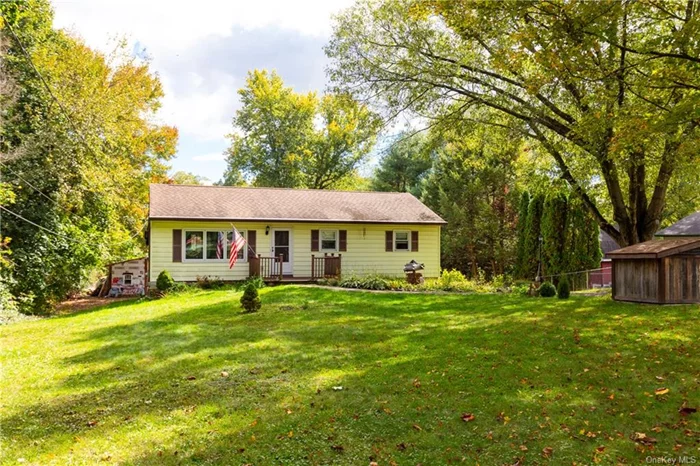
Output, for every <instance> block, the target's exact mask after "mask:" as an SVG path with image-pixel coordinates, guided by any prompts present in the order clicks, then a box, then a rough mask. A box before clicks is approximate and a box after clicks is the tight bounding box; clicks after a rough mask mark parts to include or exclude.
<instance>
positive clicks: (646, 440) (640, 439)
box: [630, 432, 656, 445]
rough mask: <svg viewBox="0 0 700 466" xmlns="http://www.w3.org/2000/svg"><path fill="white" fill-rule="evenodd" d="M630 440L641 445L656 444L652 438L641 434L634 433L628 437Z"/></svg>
mask: <svg viewBox="0 0 700 466" xmlns="http://www.w3.org/2000/svg"><path fill="white" fill-rule="evenodd" d="M630 439H631V440H633V441H635V442H637V443H641V444H643V445H653V444H654V443H656V439H655V438H654V437H649V436H648V435H647V434H645V433H642V432H635V433H634V434H632V435H631V436H630Z"/></svg>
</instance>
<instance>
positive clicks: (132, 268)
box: [99, 257, 148, 297]
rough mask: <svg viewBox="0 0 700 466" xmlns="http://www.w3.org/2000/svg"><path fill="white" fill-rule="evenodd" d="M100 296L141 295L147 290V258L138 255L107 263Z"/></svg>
mask: <svg viewBox="0 0 700 466" xmlns="http://www.w3.org/2000/svg"><path fill="white" fill-rule="evenodd" d="M108 267H109V268H108V273H107V279H106V280H105V283H104V285H103V286H102V289H101V290H100V293H99V295H100V296H113V297H117V296H139V295H140V296H143V295H144V294H145V293H146V292H147V291H148V281H147V280H146V277H148V258H147V257H139V258H137V259H129V260H125V261H121V262H114V263H112V264H109V265H108Z"/></svg>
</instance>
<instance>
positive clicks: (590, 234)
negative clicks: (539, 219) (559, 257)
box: [566, 196, 603, 290]
mask: <svg viewBox="0 0 700 466" xmlns="http://www.w3.org/2000/svg"><path fill="white" fill-rule="evenodd" d="M569 206H570V207H569V221H568V224H569V226H568V228H569V235H568V239H567V244H566V251H567V257H568V260H567V266H566V270H567V271H568V272H582V273H577V274H572V275H571V276H570V277H571V278H570V282H571V286H572V288H573V289H575V290H576V289H581V288H585V287H586V286H587V284H588V280H587V277H588V274H587V273H583V271H584V270H589V269H593V268H597V267H600V260H601V258H602V257H603V253H602V251H601V250H600V240H599V235H600V229H599V227H598V224H597V223H596V221H595V219H594V218H593V216H592V215H591V214H590V213H589V212H588V211H587V210H586V208H585V206H584V205H583V203H582V202H581V200H580V199H578V197H574V196H572V198H571V200H570V202H569Z"/></svg>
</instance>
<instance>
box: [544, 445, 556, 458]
mask: <svg viewBox="0 0 700 466" xmlns="http://www.w3.org/2000/svg"><path fill="white" fill-rule="evenodd" d="M552 453H554V449H553V448H552V447H544V448H543V449H542V456H544V457H545V458H551V456H552Z"/></svg>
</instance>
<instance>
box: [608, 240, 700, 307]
mask: <svg viewBox="0 0 700 466" xmlns="http://www.w3.org/2000/svg"><path fill="white" fill-rule="evenodd" d="M608 256H609V257H610V258H611V259H612V294H613V299H616V300H619V301H634V302H640V303H660V304H681V303H700V238H678V239H666V240H652V241H646V242H644V243H639V244H635V245H634V246H628V247H626V248H622V249H618V250H617V251H612V252H610V253H608Z"/></svg>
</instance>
